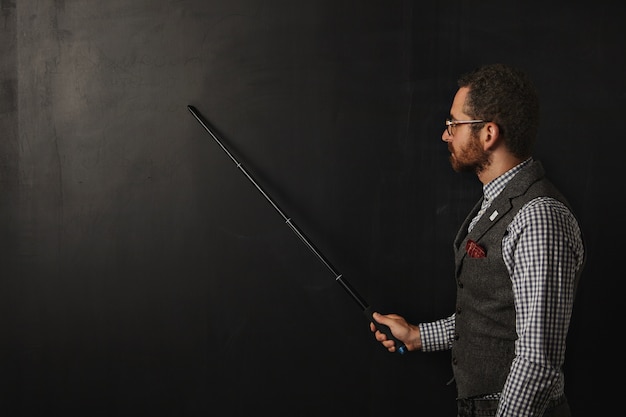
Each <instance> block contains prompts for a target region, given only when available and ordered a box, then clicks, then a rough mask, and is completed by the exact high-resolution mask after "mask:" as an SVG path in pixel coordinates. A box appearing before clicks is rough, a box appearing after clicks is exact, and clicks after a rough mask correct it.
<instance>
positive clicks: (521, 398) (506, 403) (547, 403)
mask: <svg viewBox="0 0 626 417" xmlns="http://www.w3.org/2000/svg"><path fill="white" fill-rule="evenodd" d="M458 86H459V89H458V91H457V93H456V95H455V97H454V101H453V103H452V107H451V110H450V118H449V119H448V120H446V130H444V132H443V135H442V139H443V141H444V142H446V143H447V145H448V150H449V151H450V163H451V165H452V168H453V169H454V170H455V171H457V172H473V173H475V174H476V175H477V176H478V179H479V180H480V182H481V183H482V184H483V197H482V198H481V199H480V201H478V203H477V204H476V206H475V207H474V209H473V210H472V211H471V212H470V213H469V215H468V217H467V218H466V219H465V222H464V223H463V225H462V226H461V228H460V230H459V232H458V233H457V236H456V238H455V240H454V259H455V265H456V268H455V279H456V282H457V296H456V306H455V311H454V313H453V314H452V315H451V316H449V317H447V318H444V319H441V320H438V321H435V322H430V323H419V324H417V325H415V324H411V323H408V322H407V321H406V320H405V319H404V318H403V317H401V316H399V315H396V314H388V315H381V314H378V313H374V315H373V317H374V319H375V320H376V321H377V322H379V323H381V324H383V325H387V326H389V329H390V330H391V332H392V334H393V335H394V336H395V337H396V338H397V339H398V340H399V341H401V342H402V343H404V344H405V346H406V349H407V350H408V351H415V350H422V351H424V352H431V351H437V350H444V349H451V353H452V355H451V356H452V361H451V362H452V368H453V373H454V380H455V382H456V387H457V406H458V412H459V414H458V415H459V416H475V415H481V416H487V415H488V416H499V417H504V416H511V417H513V416H514V417H523V416H545V417H547V416H552V417H553V416H559V417H560V416H569V415H570V410H569V406H568V403H567V399H566V398H565V394H564V376H563V370H562V367H563V362H564V358H565V340H566V336H567V330H568V327H569V323H570V318H571V313H572V307H573V303H574V296H575V292H576V286H577V282H578V279H579V277H580V274H581V271H582V269H583V265H584V260H585V253H584V247H583V239H582V235H581V231H580V229H579V226H578V223H577V220H576V218H575V217H574V215H573V213H572V209H571V207H570V206H569V204H568V202H567V201H566V199H565V198H564V197H563V196H562V195H561V193H560V192H559V191H558V190H557V189H556V188H555V187H554V186H553V185H552V184H551V183H550V182H549V181H548V179H546V177H545V175H544V170H543V167H542V165H541V163H540V162H539V161H536V160H534V159H533V157H532V148H533V144H534V141H535V137H536V134H537V127H538V120H539V100H538V97H537V94H536V91H535V88H534V86H533V85H532V83H531V81H530V80H529V79H528V77H527V76H526V75H525V74H524V73H523V72H521V71H519V70H518V69H515V68H511V67H509V66H507V65H503V64H494V65H487V66H483V67H481V68H478V69H476V70H474V71H472V72H470V73H468V74H466V75H464V76H462V77H461V78H460V79H459V82H458ZM370 328H371V330H372V332H374V334H375V337H376V340H378V341H379V342H381V343H382V344H383V346H385V347H386V348H387V349H388V350H389V351H390V352H394V351H395V350H396V346H395V343H394V341H393V340H390V339H388V338H387V337H386V336H385V335H384V334H383V333H381V332H380V331H377V330H376V327H375V326H374V325H373V324H371V325H370Z"/></svg>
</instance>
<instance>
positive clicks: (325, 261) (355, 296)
mask: <svg viewBox="0 0 626 417" xmlns="http://www.w3.org/2000/svg"><path fill="white" fill-rule="evenodd" d="M187 108H188V109H189V111H190V112H191V114H193V116H194V117H195V118H196V119H197V120H198V122H200V124H201V125H202V127H204V129H205V130H206V131H207V132H209V135H211V137H212V138H213V139H215V142H217V144H218V145H220V148H222V150H223V151H224V152H226V155H228V156H229V158H230V159H232V161H233V162H234V163H235V165H237V168H239V169H240V170H241V172H243V174H244V175H245V176H246V177H247V178H248V179H249V180H250V182H251V183H252V184H253V185H254V186H255V187H256V189H257V190H259V191H260V192H261V194H263V197H265V199H266V200H267V201H269V203H270V204H271V205H272V207H274V209H276V211H277V212H278V214H280V216H281V217H282V218H283V220H285V223H287V225H288V226H289V228H291V230H292V231H293V232H294V233H295V234H296V236H298V237H299V238H300V240H301V241H302V242H303V243H304V244H305V245H306V247H308V248H309V249H310V250H311V252H313V253H314V254H315V256H317V258H318V259H319V260H320V261H321V262H322V263H323V264H324V265H325V266H326V268H328V270H329V271H330V272H331V273H332V274H333V275H334V277H335V281H337V282H338V283H339V284H340V285H341V286H342V287H343V288H344V289H345V290H346V291H347V292H348V294H350V295H351V296H352V298H353V299H354V301H356V302H357V304H358V305H359V307H361V310H363V312H364V313H365V315H366V316H367V318H368V319H369V320H370V321H371V322H372V323H374V325H375V326H376V328H377V329H378V330H379V331H380V332H382V333H384V334H385V335H386V336H387V339H392V340H393V341H394V342H395V343H396V352H400V353H401V354H404V353H405V352H406V346H405V345H404V343H402V342H401V341H400V340H398V339H396V337H395V336H394V335H393V334H392V333H391V330H390V329H389V327H388V326H386V325H384V324H381V323H378V322H377V321H376V320H374V318H373V317H372V313H373V312H374V310H373V309H372V307H370V306H369V305H368V304H367V303H366V302H365V300H364V299H363V297H361V296H360V295H359V294H358V293H357V291H356V290H355V289H354V288H353V287H352V286H351V285H350V284H349V283H348V281H346V280H345V279H344V278H343V276H342V275H341V274H340V273H338V272H337V270H336V269H335V268H334V267H333V266H332V265H331V263H330V262H329V261H328V259H326V258H325V257H324V256H323V255H322V254H321V253H320V251H319V250H317V248H316V247H315V246H314V245H313V243H311V241H310V240H309V239H308V238H307V237H306V236H305V235H304V233H302V231H301V230H300V229H298V227H297V226H296V225H295V223H294V222H293V221H292V220H291V219H290V218H289V217H287V216H286V215H285V213H284V212H283V211H282V210H281V209H280V207H278V205H277V204H276V203H275V202H274V201H273V200H272V199H271V198H270V196H269V195H268V194H267V193H266V192H265V191H264V190H263V189H262V188H261V186H259V184H257V182H256V181H255V180H254V178H252V175H250V173H249V172H248V171H246V169H245V168H244V167H243V165H241V163H240V162H239V161H237V160H236V159H235V157H234V156H233V155H232V154H231V153H230V151H229V150H228V149H227V148H226V146H224V144H223V143H222V142H221V141H220V140H219V139H218V138H217V136H216V135H215V133H213V131H212V130H211V129H210V128H209V126H208V125H207V123H206V122H205V121H204V119H203V118H202V117H201V116H200V115H199V114H198V111H197V110H196V108H195V107H193V106H187Z"/></svg>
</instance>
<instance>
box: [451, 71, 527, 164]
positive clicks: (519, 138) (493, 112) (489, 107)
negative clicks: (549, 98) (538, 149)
mask: <svg viewBox="0 0 626 417" xmlns="http://www.w3.org/2000/svg"><path fill="white" fill-rule="evenodd" d="M458 86H459V87H468V88H469V92H468V95H467V98H466V100H465V106H464V109H463V110H464V112H465V113H467V115H469V116H470V117H471V118H472V119H482V120H487V121H490V122H494V123H496V124H497V125H498V127H499V128H500V134H502V136H503V137H504V140H505V143H506V145H507V148H508V149H509V151H511V153H513V154H514V155H515V156H517V157H519V158H527V157H529V156H530V155H531V153H532V149H533V146H534V143H535V139H536V137H537V130H538V127H539V96H538V94H537V90H536V89H535V86H534V84H533V83H532V81H531V80H530V78H529V77H528V75H527V74H526V73H524V72H523V71H521V70H520V69H517V68H513V67H510V66H508V65H505V64H491V65H485V66H482V67H479V68H477V69H474V70H473V71H470V72H468V73H466V74H464V75H462V76H461V77H459V79H458ZM482 126H483V125H482V124H477V125H473V126H472V129H474V132H477V131H478V130H480V129H481V128H482Z"/></svg>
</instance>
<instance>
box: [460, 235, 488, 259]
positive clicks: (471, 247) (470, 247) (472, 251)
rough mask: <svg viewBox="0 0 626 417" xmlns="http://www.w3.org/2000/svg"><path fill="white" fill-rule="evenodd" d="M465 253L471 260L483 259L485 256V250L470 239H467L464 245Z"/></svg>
mask: <svg viewBox="0 0 626 417" xmlns="http://www.w3.org/2000/svg"><path fill="white" fill-rule="evenodd" d="M465 251H466V252H467V254H468V255H469V256H470V257H471V258H484V257H485V256H487V254H486V253H485V249H484V248H483V247H482V246H480V245H479V244H478V243H476V242H474V241H473V240H472V239H468V240H467V243H466V244H465Z"/></svg>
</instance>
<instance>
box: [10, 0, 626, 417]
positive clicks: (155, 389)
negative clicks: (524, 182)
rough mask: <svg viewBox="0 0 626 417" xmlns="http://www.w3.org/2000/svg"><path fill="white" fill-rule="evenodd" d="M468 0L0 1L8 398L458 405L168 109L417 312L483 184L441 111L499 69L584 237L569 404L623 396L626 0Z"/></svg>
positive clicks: (307, 412)
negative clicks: (224, 147)
mask: <svg viewBox="0 0 626 417" xmlns="http://www.w3.org/2000/svg"><path fill="white" fill-rule="evenodd" d="M475 3H476V4H473V3H470V2H466V1H455V0H453V1H447V2H430V3H424V2H417V1H400V0H398V1H382V0H381V1H367V2H363V1H346V0H341V1H336V0H333V1H326V0H322V1H272V2H262V1H252V0H228V1H225V0H212V1H199V0H186V1H185V0H179V1H174V0H170V1H166V0H153V1H148V0H134V1H122V0H110V1H105V2H101V1H94V0H86V1H80V2H78V1H63V0H57V1H32V0H31V1H27V0H25V1H19V2H15V1H14V2H12V1H10V0H7V1H5V0H2V2H1V10H2V22H3V25H2V38H1V41H0V51H1V54H2V61H1V64H0V65H1V66H0V71H1V73H0V77H1V79H0V81H1V86H2V89H1V92H2V98H1V101H0V113H1V114H0V128H1V131H2V138H1V141H0V181H1V182H0V185H1V189H0V214H1V216H2V217H1V221H0V231H1V233H2V234H1V237H2V239H1V240H0V256H1V258H0V261H1V263H0V265H1V266H2V269H1V271H0V294H2V298H1V300H0V301H1V302H0V325H1V326H2V327H1V329H0V330H1V331H2V333H1V338H0V351H1V354H2V361H1V362H0V366H1V367H0V375H1V378H0V409H2V410H3V412H6V413H3V415H7V416H15V417H17V416H29V417H32V416H39V415H41V416H43V415H46V416H48V415H51V414H59V415H65V416H70V415H76V416H86V415H88V416H94V417H95V416H139V415H141V416H200V415H216V414H220V413H218V411H219V412H222V413H221V415H229V416H244V415H256V414H260V413H271V414H272V415H284V416H322V415H323V416H330V415H342V416H352V415H360V416H367V415H371V416H374V415H382V413H385V414H387V413H388V414H389V415H393V414H396V415H398V414H399V413H401V412H404V411H405V410H406V409H407V404H408V407H417V408H416V410H415V414H424V415H426V414H427V415H430V416H450V415H454V412H455V411H454V410H455V405H454V387H453V386H447V385H446V382H447V381H448V380H449V379H450V377H451V371H450V368H449V365H448V361H449V355H448V353H446V352H442V353H436V354H419V353H417V354H409V355H405V356H397V355H391V354H388V353H387V352H386V351H384V350H383V349H382V348H381V347H380V346H379V345H378V344H377V343H376V342H375V341H374V339H373V337H372V336H371V334H370V332H369V330H368V327H367V320H366V319H365V317H364V316H363V315H362V313H361V311H360V310H359V308H358V306H357V305H356V304H355V303H354V302H353V301H352V300H351V299H350V297H349V296H348V295H347V294H346V293H345V292H344V291H343V290H342V289H341V287H340V286H339V285H338V284H337V283H336V282H335V280H334V277H333V276H332V275H331V274H329V271H328V270H326V269H325V268H324V267H323V266H322V264H321V263H320V262H318V260H317V259H316V258H315V257H314V256H312V254H311V253H310V252H309V251H308V250H307V249H306V248H305V247H304V245H302V244H301V242H300V241H299V240H298V239H297V237H296V236H295V235H294V234H293V233H292V232H291V231H290V229H289V228H288V227H287V225H285V224H284V222H283V220H282V219H281V218H280V216H279V215H278V214H277V213H276V211H274V210H273V209H272V207H271V206H270V205H269V204H268V203H267V201H266V200H264V199H263V197H262V196H261V194H260V193H258V192H257V191H256V190H255V189H254V188H253V186H252V185H251V183H250V182H248V180H247V179H246V178H245V177H244V176H243V175H242V174H241V172H240V171H239V170H238V169H237V167H236V166H235V165H234V164H233V163H232V161H231V160H229V159H228V158H227V156H226V155H225V154H224V153H223V152H222V151H221V150H220V149H219V147H218V146H217V145H216V143H214V142H213V141H212V139H211V138H210V136H209V135H208V134H207V133H206V132H205V131H204V130H203V129H202V127H201V126H200V124H198V123H197V121H196V120H195V119H194V118H193V117H192V116H191V114H190V113H189V112H188V111H187V105H194V106H196V108H197V109H198V110H199V111H200V112H201V113H202V115H203V116H204V117H205V118H206V119H207V120H208V121H209V122H210V123H211V124H212V125H213V126H214V127H215V128H216V129H217V131H218V132H219V133H220V135H221V136H222V138H223V140H224V141H225V142H226V143H227V144H228V146H230V147H231V149H232V150H233V151H234V153H235V155H236V156H237V157H238V158H239V159H240V161H241V162H242V163H243V165H244V166H245V167H246V168H247V169H248V171H250V172H251V173H253V175H254V176H255V178H256V179H257V181H258V182H259V183H260V184H261V185H262V187H264V188H265V190H266V191H267V192H268V193H269V194H270V195H271V196H272V198H273V199H275V200H276V202H278V204H279V205H280V206H281V208H282V209H283V210H284V211H285V212H286V213H287V214H289V215H290V216H291V218H292V220H293V221H294V222H295V223H296V224H297V225H298V226H299V227H300V228H301V229H302V230H303V231H304V232H305V234H306V235H307V236H308V237H309V238H310V239H311V241H312V242H314V243H315V244H316V245H317V246H318V248H319V249H320V250H321V252H322V253H323V254H324V255H326V257H327V258H328V259H329V260H330V261H331V262H332V263H333V265H334V266H335V267H336V268H337V269H338V270H339V271H340V272H341V273H343V275H344V278H345V279H347V281H348V282H349V283H351V284H352V285H353V286H354V287H355V288H356V289H357V290H358V291H359V293H360V294H361V295H362V296H363V297H364V298H365V299H366V300H367V301H368V302H369V303H370V304H372V305H374V306H376V307H377V308H378V309H379V310H381V311H383V312H392V311H394V312H398V313H401V314H404V315H406V316H407V317H408V318H410V319H411V320H413V321H415V322H417V321H421V320H432V319H436V318H439V317H443V316H444V315H447V314H448V313H450V312H451V309H452V307H453V298H454V287H453V281H452V250H451V244H452V239H453V237H454V234H455V232H456V229H457V227H458V226H459V225H460V223H461V221H462V220H463V218H464V217H465V215H466V212H467V211H468V210H469V209H470V207H471V206H472V205H473V204H474V202H475V200H476V199H477V198H478V197H479V195H480V192H481V187H480V184H479V182H478V181H477V179H476V178H474V177H473V176H465V175H460V174H455V173H454V172H452V170H451V168H450V166H449V163H448V161H447V151H446V147H445V145H444V144H443V143H442V142H441V140H440V136H441V133H442V131H443V127H444V126H443V120H444V119H445V117H446V116H447V114H448V110H449V106H450V103H451V100H452V96H453V94H454V92H455V90H456V86H455V80H456V77H457V76H458V75H459V74H460V73H461V72H464V71H466V70H469V69H471V68H473V67H475V66H477V65H479V64H483V63H489V62H496V61H503V62H507V63H511V64H514V65H518V66H521V67H523V68H524V69H526V70H527V71H529V72H530V73H531V75H532V76H533V78H534V79H535V80H536V82H537V85H538V87H539V89H540V93H541V96H542V100H543V109H542V116H543V121H542V126H541V133H540V138H539V144H538V148H537V152H536V157H537V159H539V160H541V161H542V162H543V163H544V165H545V166H546V168H547V170H548V172H549V173H550V175H551V177H552V179H553V181H554V182H555V183H556V184H557V185H558V186H559V187H561V189H562V190H563V191H564V192H565V194H566V195H567V196H568V197H569V199H570V202H571V203H572V204H573V206H574V208H575V210H576V212H577V213H578V215H579V217H580V220H581V223H582V226H583V229H584V230H585V233H586V237H587V240H588V246H589V258H588V266H587V270H586V273H585V276H584V277H583V281H582V282H581V286H580V293H579V296H578V300H577V305H576V310H575V312H574V317H573V324H572V330H571V332H570V337H569V344H568V357H567V363H566V372H567V387H566V390H567V393H568V395H569V396H570V399H571V404H572V407H573V411H574V414H575V416H584V415H589V413H590V412H591V410H593V411H594V412H595V413H597V412H598V411H599V410H600V411H602V407H604V406H603V405H602V406H597V398H599V397H602V398H608V400H609V402H611V401H612V400H614V399H616V397H615V396H614V395H613V394H615V393H616V389H615V387H612V386H611V385H610V384H609V382H608V379H607V378H608V375H609V374H615V375H618V376H619V375H620V374H621V372H620V371H619V370H616V369H615V368H616V366H621V365H619V361H617V362H618V365H616V364H615V363H614V362H615V361H614V359H613V358H614V357H615V356H616V355H619V352H616V351H615V349H616V347H617V345H616V344H614V343H613V341H614V340H615V334H616V329H615V323H614V321H615V319H614V318H615V317H617V316H618V311H617V310H618V306H619V305H620V303H619V301H620V299H621V297H620V298H618V295H617V294H618V290H620V289H621V288H622V287H623V286H622V285H621V275H623V273H621V272H619V266H620V264H619V263H618V262H619V260H620V258H619V256H620V255H619V254H620V253H621V245H620V244H619V241H618V240H617V239H618V235H621V234H622V233H621V232H623V231H624V227H623V226H622V223H623V222H622V221H621V217H622V216H621V215H622V214H623V209H622V208H621V205H620V203H618V201H617V196H618V195H619V194H620V192H621V191H622V190H623V184H622V180H623V178H624V174H623V169H621V168H622V167H621V160H622V159H623V158H621V153H620V151H618V149H619V148H620V147H623V144H624V139H625V138H624V134H623V128H622V126H621V120H622V119H623V117H624V115H625V114H626V112H625V110H626V109H625V106H624V98H625V97H624V91H625V87H626V85H625V83H624V79H623V76H624V72H625V70H626V65H625V58H624V53H623V51H624V39H626V37H625V36H624V35H625V33H624V32H625V30H624V18H625V17H626V14H625V13H624V7H623V6H622V4H621V3H620V2H617V1H614V2H602V1H601V2H596V3H594V4H593V6H592V5H587V6H576V5H573V4H572V3H571V2H569V1H568V2H561V4H554V3H550V2H544V1H542V2H539V1H510V2H502V1H491V0H490V1H486V2H475ZM548 3H549V4H548ZM607 192H608V193H607ZM615 271H617V272H615ZM617 333H618V332H617ZM607 394H608V395H607ZM615 403H617V401H615ZM606 407H608V408H607V409H613V404H608V405H606ZM600 414H602V413H600ZM596 415H598V414H596Z"/></svg>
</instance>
